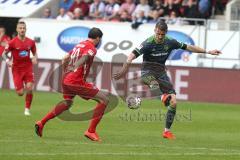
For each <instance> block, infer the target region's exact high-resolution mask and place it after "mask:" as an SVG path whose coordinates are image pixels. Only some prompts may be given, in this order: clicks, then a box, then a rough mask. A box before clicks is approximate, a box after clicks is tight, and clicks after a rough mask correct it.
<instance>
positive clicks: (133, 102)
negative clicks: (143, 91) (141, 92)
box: [126, 94, 142, 109]
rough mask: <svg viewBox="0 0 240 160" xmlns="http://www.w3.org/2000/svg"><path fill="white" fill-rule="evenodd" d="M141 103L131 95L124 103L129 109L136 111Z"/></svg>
mask: <svg viewBox="0 0 240 160" xmlns="http://www.w3.org/2000/svg"><path fill="white" fill-rule="evenodd" d="M141 102H142V100H141V98H140V97H139V96H137V95H134V94H131V95H129V96H128V97H127V98H126V103H127V106H128V108H129V109H138V108H139V107H140V106H141Z"/></svg>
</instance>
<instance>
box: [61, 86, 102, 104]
mask: <svg viewBox="0 0 240 160" xmlns="http://www.w3.org/2000/svg"><path fill="white" fill-rule="evenodd" d="M62 89H63V98H64V99H65V100H72V99H73V98H74V97H75V96H76V95H78V96H80V97H82V98H83V99H86V100H88V99H92V98H94V97H95V95H96V94H97V93H98V91H99V89H98V88H97V87H96V86H95V85H94V84H92V83H88V82H84V83H82V84H81V85H80V84H79V85H78V84H68V83H63V84H62Z"/></svg>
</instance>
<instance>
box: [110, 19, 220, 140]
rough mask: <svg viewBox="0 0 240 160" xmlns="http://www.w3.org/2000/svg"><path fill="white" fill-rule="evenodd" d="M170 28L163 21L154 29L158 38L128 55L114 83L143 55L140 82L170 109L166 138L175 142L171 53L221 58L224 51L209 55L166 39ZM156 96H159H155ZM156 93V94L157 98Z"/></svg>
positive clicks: (167, 117)
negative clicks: (169, 67) (168, 68)
mask: <svg viewBox="0 0 240 160" xmlns="http://www.w3.org/2000/svg"><path fill="white" fill-rule="evenodd" d="M167 31H168V26H167V24H166V23H165V22H164V21H159V22H158V23H157V24H156V26H155V29H154V32H155V34H154V35H153V36H151V37H149V38H147V39H146V40H145V41H144V42H143V43H142V44H141V45H140V46H139V47H137V48H135V49H134V50H133V51H132V53H130V54H129V55H128V58H127V61H126V62H125V63H124V64H123V67H122V69H121V70H120V71H119V72H118V73H116V74H114V76H113V77H114V79H116V80H118V79H120V78H121V77H123V75H125V74H126V72H127V71H128V68H129V66H130V64H131V63H132V61H133V60H134V59H136V58H137V57H138V56H140V55H143V63H142V69H141V79H142V81H143V82H144V84H146V85H148V86H149V88H150V90H154V91H157V92H158V94H157V95H158V96H159V97H161V100H162V102H163V103H164V105H165V106H166V107H167V109H168V111H167V114H166V123H165V130H164V132H163V137H164V138H167V139H175V136H174V134H173V133H172V132H171V131H170V128H171V126H172V123H173V121H174V117H175V114H176V106H177V100H176V92H175V90H174V88H173V85H172V84H171V82H170V79H169V77H168V76H167V73H166V67H165V62H166V61H167V59H168V57H169V55H170V54H171V52H172V51H173V50H175V49H183V50H187V51H191V52H195V53H203V54H211V55H219V54H221V51H219V50H210V51H206V50H205V49H203V48H200V47H197V46H193V45H189V44H185V43H181V42H178V41H177V40H175V39H173V38H170V37H168V36H166V34H167ZM155 93H156V92H155ZM155 93H154V92H153V94H154V95H155V96H156V94H155Z"/></svg>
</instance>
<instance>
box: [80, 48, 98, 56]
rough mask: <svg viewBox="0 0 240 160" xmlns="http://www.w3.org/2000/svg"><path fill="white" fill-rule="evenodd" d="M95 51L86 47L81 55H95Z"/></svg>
mask: <svg viewBox="0 0 240 160" xmlns="http://www.w3.org/2000/svg"><path fill="white" fill-rule="evenodd" d="M95 54H96V53H95V51H94V50H93V49H92V48H86V49H85V50H84V51H83V54H82V55H89V56H91V57H92V56H95Z"/></svg>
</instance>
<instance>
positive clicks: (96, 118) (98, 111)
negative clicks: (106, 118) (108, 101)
mask: <svg viewBox="0 0 240 160" xmlns="http://www.w3.org/2000/svg"><path fill="white" fill-rule="evenodd" d="M105 108H106V105H105V104H104V103H98V104H97V106H96V108H95V109H94V113H93V117H92V120H91V123H90V126H89V129H88V131H89V132H91V133H94V132H95V131H96V127H97V125H98V123H99V122H100V120H101V119H102V116H103V114H104V111H105Z"/></svg>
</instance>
